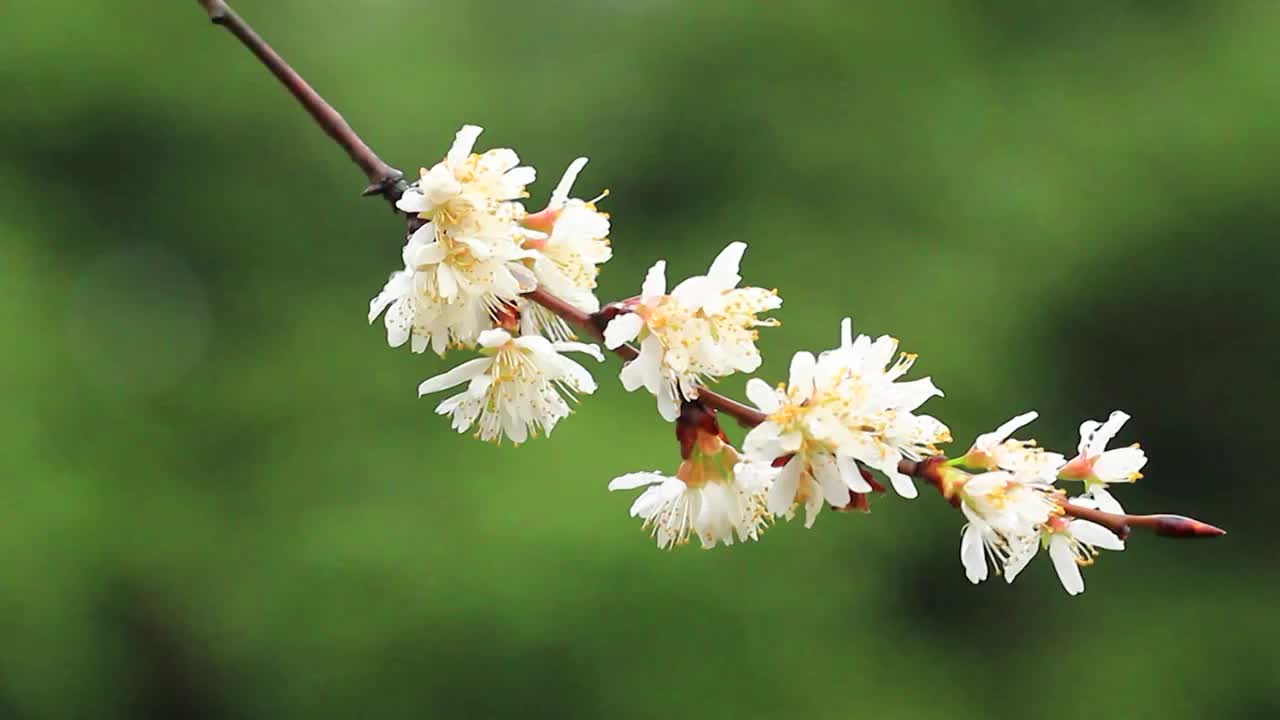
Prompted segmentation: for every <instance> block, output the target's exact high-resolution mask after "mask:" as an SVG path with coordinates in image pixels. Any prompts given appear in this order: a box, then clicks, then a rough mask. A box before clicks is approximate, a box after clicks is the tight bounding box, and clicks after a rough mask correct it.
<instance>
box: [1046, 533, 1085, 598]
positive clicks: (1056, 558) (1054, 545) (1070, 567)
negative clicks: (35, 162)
mask: <svg viewBox="0 0 1280 720" xmlns="http://www.w3.org/2000/svg"><path fill="white" fill-rule="evenodd" d="M1049 559H1050V560H1052V561H1053V569H1054V570H1057V571H1058V579H1059V580H1061V581H1062V587H1063V588H1065V589H1066V591H1067V594H1069V595H1079V594H1080V593H1082V592H1084V577H1082V576H1081V575H1080V566H1079V565H1077V564H1076V556H1075V554H1073V553H1072V552H1071V546H1070V545H1068V544H1067V539H1066V538H1064V537H1062V536H1061V535H1054V536H1053V539H1051V540H1050V541H1049Z"/></svg>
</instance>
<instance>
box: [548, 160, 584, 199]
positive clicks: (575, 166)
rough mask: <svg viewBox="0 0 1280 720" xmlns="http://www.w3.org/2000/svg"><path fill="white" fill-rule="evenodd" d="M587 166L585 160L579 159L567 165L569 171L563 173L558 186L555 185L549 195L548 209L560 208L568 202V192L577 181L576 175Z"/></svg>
mask: <svg viewBox="0 0 1280 720" xmlns="http://www.w3.org/2000/svg"><path fill="white" fill-rule="evenodd" d="M586 166H587V159H586V158H584V157H580V158H578V159H577V160H574V161H573V162H571V163H569V169H568V170H565V171H564V175H563V176H562V177H561V178H560V184H559V185H556V189H555V191H554V192H552V193H551V203H550V207H553V208H560V207H564V204H565V203H566V202H568V200H569V191H570V190H572V189H573V183H574V182H575V181H577V179H578V173H581V172H582V168H584V167H586Z"/></svg>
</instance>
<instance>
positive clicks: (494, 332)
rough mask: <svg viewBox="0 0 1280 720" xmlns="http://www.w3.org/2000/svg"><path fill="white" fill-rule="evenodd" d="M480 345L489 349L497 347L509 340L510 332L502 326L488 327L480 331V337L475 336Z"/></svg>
mask: <svg viewBox="0 0 1280 720" xmlns="http://www.w3.org/2000/svg"><path fill="white" fill-rule="evenodd" d="M476 341H477V342H479V343H480V346H481V347H486V348H489V349H491V350H492V349H493V348H499V347H502V346H503V345H506V344H507V343H509V342H511V333H509V332H507V331H506V330H503V329H502V328H490V329H489V330H485V331H484V332H482V333H480V337H478V338H476Z"/></svg>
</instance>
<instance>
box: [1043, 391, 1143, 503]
mask: <svg viewBox="0 0 1280 720" xmlns="http://www.w3.org/2000/svg"><path fill="white" fill-rule="evenodd" d="M1128 420H1129V415H1128V414H1127V413H1124V412H1122V411H1120V410H1116V411H1115V412H1113V413H1111V416H1110V417H1108V418H1107V421H1106V422H1105V423H1099V422H1098V421H1096V420H1086V421H1085V422H1084V423H1082V424H1081V425H1080V445H1079V448H1078V454H1077V455H1076V457H1074V458H1072V460H1071V461H1070V462H1068V463H1067V464H1066V466H1065V467H1063V468H1062V470H1061V471H1060V477H1062V478H1063V479H1067V480H1081V481H1083V482H1084V484H1085V488H1086V489H1087V490H1088V495H1089V496H1090V497H1092V498H1093V499H1094V500H1095V501H1097V503H1098V509H1100V510H1103V511H1105V512H1111V513H1123V512H1124V509H1123V508H1122V507H1121V506H1120V503H1119V502H1118V501H1116V499H1115V498H1114V497H1112V495H1111V493H1110V492H1109V491H1108V490H1107V486H1108V485H1111V484H1114V483H1132V482H1134V481H1136V480H1138V479H1139V478H1141V477H1142V473H1141V472H1140V471H1141V470H1142V468H1143V466H1145V465H1146V464H1147V456H1146V454H1145V453H1144V452H1143V451H1142V448H1140V447H1139V446H1138V445H1137V443H1134V444H1133V445H1130V446H1129V447H1124V448H1116V449H1114V450H1108V449H1107V444H1108V443H1110V442H1111V440H1112V439H1113V438H1115V436H1116V433H1118V432H1119V431H1120V428H1121V427H1122V426H1123V425H1124V424H1125V422H1127V421H1128Z"/></svg>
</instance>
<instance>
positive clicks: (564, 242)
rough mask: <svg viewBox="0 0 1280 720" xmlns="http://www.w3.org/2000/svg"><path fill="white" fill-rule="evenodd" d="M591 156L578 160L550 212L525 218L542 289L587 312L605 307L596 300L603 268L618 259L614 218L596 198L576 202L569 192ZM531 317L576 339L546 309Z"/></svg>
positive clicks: (535, 311)
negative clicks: (612, 243)
mask: <svg viewBox="0 0 1280 720" xmlns="http://www.w3.org/2000/svg"><path fill="white" fill-rule="evenodd" d="M586 164H587V159H586V158H578V159H577V160H574V161H573V163H572V164H570V165H569V168H568V169H567V170H566V171H565V173H564V177H563V178H562V179H561V180H560V184H559V185H558V186H557V187H556V189H555V191H554V192H553V193H552V194H551V201H550V202H549V203H548V205H547V208H546V209H545V210H543V211H542V212H540V213H536V214H535V215H530V216H528V217H526V218H525V221H524V226H525V228H526V230H525V239H524V241H523V246H524V248H525V249H526V250H528V251H530V255H531V256H532V259H533V273H534V275H535V276H536V277H537V281H538V285H539V286H540V287H543V288H546V290H547V291H548V292H550V293H551V294H553V295H555V296H557V297H559V298H560V299H561V300H564V301H566V302H568V303H569V304H570V305H573V306H574V307H576V308H578V309H579V310H582V311H583V312H588V313H593V312H596V311H597V310H599V309H600V301H599V300H598V299H597V298H596V296H595V288H596V278H597V277H598V276H599V274H600V265H602V264H603V263H605V262H608V260H609V258H611V257H612V256H613V250H612V249H611V248H610V247H609V216H608V215H607V214H605V213H602V212H600V211H599V210H597V209H596V205H595V204H596V203H597V202H599V201H600V199H601V198H603V197H604V195H603V194H602V195H600V196H599V197H597V198H596V199H594V200H590V201H583V200H579V199H577V198H570V197H569V192H570V190H571V189H572V188H573V183H574V181H575V180H576V179H577V177H578V174H579V173H580V172H582V168H583V167H585V166H586ZM526 314H527V315H530V316H531V317H532V318H533V321H534V323H535V324H536V325H537V326H539V327H540V328H541V329H542V331H543V332H545V333H547V334H548V335H549V336H550V337H553V338H556V339H567V338H568V337H569V335H570V333H569V329H568V327H567V326H566V325H565V324H564V321H563V320H562V319H560V318H559V317H558V316H556V315H554V314H553V313H551V312H550V311H548V310H546V309H545V308H542V307H540V306H534V307H533V308H531V309H530V311H529V312H528V313H526Z"/></svg>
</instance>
